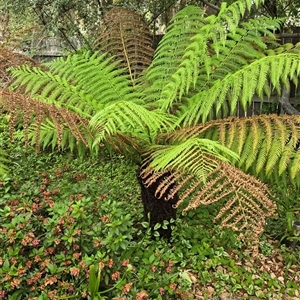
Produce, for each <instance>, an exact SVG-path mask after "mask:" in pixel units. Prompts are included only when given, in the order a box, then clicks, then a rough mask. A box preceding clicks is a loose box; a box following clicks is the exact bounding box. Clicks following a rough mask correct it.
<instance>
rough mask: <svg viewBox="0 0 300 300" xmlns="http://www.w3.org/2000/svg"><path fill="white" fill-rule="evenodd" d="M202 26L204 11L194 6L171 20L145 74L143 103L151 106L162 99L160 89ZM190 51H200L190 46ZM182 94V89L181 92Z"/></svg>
mask: <svg viewBox="0 0 300 300" xmlns="http://www.w3.org/2000/svg"><path fill="white" fill-rule="evenodd" d="M204 22H205V18H204V11H203V10H202V9H201V8H199V7H195V6H187V7H186V8H184V9H182V10H180V11H179V12H178V13H177V14H176V15H175V16H174V17H173V18H172V20H171V22H170V25H169V26H168V28H167V32H166V34H165V35H164V37H163V39H162V40H161V41H160V43H159V46H158V48H157V50H156V51H155V53H154V59H153V61H152V63H151V65H150V66H149V68H148V69H147V70H146V72H145V79H146V82H147V83H148V84H149V83H150V85H148V86H147V87H146V91H145V95H146V100H148V99H149V101H151V102H153V101H154V100H157V99H161V98H162V95H161V94H162V90H163V88H164V87H165V86H166V85H167V84H168V83H169V82H170V79H171V76H172V75H173V74H174V73H175V71H176V70H177V69H178V68H179V66H180V64H181V62H182V58H183V56H184V55H185V53H186V48H187V46H188V45H189V44H190V40H191V38H192V37H193V36H194V35H195V34H196V33H197V32H198V30H199V26H202V25H204ZM194 47H196V48H195V49H191V51H192V52H193V51H197V52H198V51H200V50H199V45H197V44H194ZM189 78H190V79H188V80H191V77H189ZM175 80H176V79H175ZM183 90H184V89H183V88H182V89H181V91H183Z"/></svg>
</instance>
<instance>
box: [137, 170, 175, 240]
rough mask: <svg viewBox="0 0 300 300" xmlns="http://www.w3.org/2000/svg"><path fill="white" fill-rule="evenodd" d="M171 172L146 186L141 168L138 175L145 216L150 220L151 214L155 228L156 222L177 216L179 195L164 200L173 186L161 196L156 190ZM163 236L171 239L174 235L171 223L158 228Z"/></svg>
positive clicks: (151, 222) (152, 225)
mask: <svg viewBox="0 0 300 300" xmlns="http://www.w3.org/2000/svg"><path fill="white" fill-rule="evenodd" d="M169 175H170V174H169V173H165V174H163V175H162V176H161V177H159V178H158V179H157V180H156V182H154V183H153V184H151V185H150V186H146V185H145V183H144V181H143V179H142V176H141V169H139V170H138V173H137V177H138V181H139V184H140V186H141V196H142V202H143V206H144V218H145V220H146V221H148V216H149V215H150V227H151V228H152V229H153V228H154V226H155V225H156V224H158V223H159V224H161V225H163V222H164V221H165V220H166V221H170V220H171V219H175V218H176V210H177V209H176V208H174V205H175V204H176V203H177V202H178V200H179V197H178V195H177V194H176V195H175V196H174V197H173V198H171V199H169V200H168V201H166V200H164V199H167V198H168V197H167V196H168V194H169V192H170V190H171V189H172V186H170V187H169V188H168V189H167V190H166V191H165V193H164V195H163V196H162V197H160V198H157V197H156V195H155V192H156V190H157V187H158V186H159V184H160V183H161V182H162V181H163V179H164V178H165V177H167V176H169ZM157 231H158V232H159V234H160V236H161V237H163V238H167V239H170V238H171V235H172V229H171V224H168V225H167V228H166V229H163V228H162V227H160V228H159V229H158V230H157Z"/></svg>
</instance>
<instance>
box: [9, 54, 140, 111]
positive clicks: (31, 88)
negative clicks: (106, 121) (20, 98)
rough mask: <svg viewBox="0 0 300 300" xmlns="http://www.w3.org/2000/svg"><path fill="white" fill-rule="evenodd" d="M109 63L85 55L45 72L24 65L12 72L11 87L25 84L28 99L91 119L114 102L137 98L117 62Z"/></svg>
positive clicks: (60, 61) (58, 64)
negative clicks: (62, 108) (65, 108)
mask: <svg viewBox="0 0 300 300" xmlns="http://www.w3.org/2000/svg"><path fill="white" fill-rule="evenodd" d="M112 60H113V58H107V56H106V55H105V54H102V55H98V53H89V52H85V53H81V54H74V55H70V56H68V58H67V59H65V60H64V59H58V60H57V61H54V62H53V63H51V64H49V67H50V70H46V71H44V70H42V69H40V68H32V69H31V68H29V67H26V66H24V67H22V68H18V69H14V70H12V74H13V76H15V78H16V79H15V81H14V83H13V86H12V87H15V86H19V85H24V86H25V87H26V89H25V93H28V95H29V96H30V97H31V98H36V99H38V100H39V101H42V102H44V103H48V104H55V105H56V106H61V107H67V108H68V109H70V110H73V111H74V112H76V113H79V114H81V115H82V116H85V117H91V116H92V115H93V114H94V113H95V112H96V111H98V110H100V109H101V108H103V107H104V106H105V105H107V104H109V103H112V102H114V101H118V100H128V101H130V100H136V99H137V95H136V94H134V93H133V88H132V86H130V81H129V79H128V78H127V76H126V75H124V74H123V70H122V68H119V63H118V62H113V61H112Z"/></svg>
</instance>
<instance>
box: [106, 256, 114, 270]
mask: <svg viewBox="0 0 300 300" xmlns="http://www.w3.org/2000/svg"><path fill="white" fill-rule="evenodd" d="M113 264H114V261H113V260H112V259H111V258H110V259H109V260H108V262H107V266H108V267H109V268H112V266H113Z"/></svg>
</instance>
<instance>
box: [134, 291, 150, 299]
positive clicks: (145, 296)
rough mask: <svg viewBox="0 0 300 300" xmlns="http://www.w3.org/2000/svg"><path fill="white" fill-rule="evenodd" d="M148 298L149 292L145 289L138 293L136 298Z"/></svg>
mask: <svg viewBox="0 0 300 300" xmlns="http://www.w3.org/2000/svg"><path fill="white" fill-rule="evenodd" d="M147 298H148V294H147V293H146V292H145V291H141V292H139V293H137V294H136V296H135V299H136V300H143V299H147Z"/></svg>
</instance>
